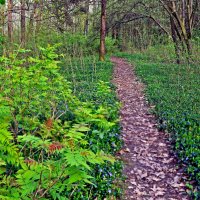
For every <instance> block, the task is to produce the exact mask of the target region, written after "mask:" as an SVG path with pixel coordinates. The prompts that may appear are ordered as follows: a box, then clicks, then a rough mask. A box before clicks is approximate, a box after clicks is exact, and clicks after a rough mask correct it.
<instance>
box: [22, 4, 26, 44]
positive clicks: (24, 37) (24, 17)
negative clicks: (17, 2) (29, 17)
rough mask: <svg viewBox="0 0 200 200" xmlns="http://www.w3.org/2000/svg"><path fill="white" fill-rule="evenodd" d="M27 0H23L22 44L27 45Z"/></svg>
mask: <svg viewBox="0 0 200 200" xmlns="http://www.w3.org/2000/svg"><path fill="white" fill-rule="evenodd" d="M25 6H26V4H25V0H21V45H22V47H24V46H25V41H26V16H25V15H26V11H25Z"/></svg>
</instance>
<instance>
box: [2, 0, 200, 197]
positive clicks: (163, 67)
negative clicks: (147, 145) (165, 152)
mask: <svg viewBox="0 0 200 200" xmlns="http://www.w3.org/2000/svg"><path fill="white" fill-rule="evenodd" d="M0 2H1V5H0V55H1V58H0V63H1V65H0V84H1V86H0V134H1V135H0V199H9V200H11V199H24V200H26V199H35V200H36V199H76V200H77V199H97V198H98V199H104V198H108V199H109V198H110V199H115V198H119V197H120V196H121V194H122V193H123V180H124V177H123V176H122V174H121V171H122V162H121V161H117V160H116V159H114V155H115V154H116V153H117V152H119V151H120V148H121V146H122V141H121V138H120V126H119V122H118V121H119V120H118V118H119V116H118V110H119V102H118V101H117V99H116V97H115V94H114V86H113V85H112V84H111V83H110V81H111V79H112V67H113V65H112V63H111V62H110V61H109V56H110V55H117V56H120V57H124V58H126V59H128V60H129V61H130V62H133V64H135V65H136V73H137V74H138V76H139V77H140V78H141V79H142V80H143V81H144V82H145V83H146V84H147V85H148V86H147V89H146V92H147V93H146V94H147V98H148V100H149V102H150V103H151V104H153V105H155V109H154V110H153V111H152V112H154V113H155V114H156V115H157V118H158V122H159V124H160V127H159V128H160V129H162V130H163V129H164V130H166V129H167V130H168V131H169V132H170V133H172V134H171V136H170V138H171V141H172V143H173V144H174V150H175V152H176V154H177V156H178V157H179V160H180V163H182V165H183V166H184V168H185V171H186V172H187V173H188V174H189V177H190V178H189V179H191V180H192V183H191V182H190V183H188V188H189V190H190V192H189V193H190V195H191V196H192V198H194V199H199V196H200V168H199V166H200V137H199V134H200V132H199V130H200V117H199V116H200V112H199V110H200V102H199V99H200V90H199V85H200V82H199V75H200V2H199V0H123V1H121V0H101V1H100V0H7V1H4V0H1V1H0ZM104 42H105V44H104ZM105 54H106V56H105ZM99 60H100V61H99ZM172 102H173V103H172Z"/></svg>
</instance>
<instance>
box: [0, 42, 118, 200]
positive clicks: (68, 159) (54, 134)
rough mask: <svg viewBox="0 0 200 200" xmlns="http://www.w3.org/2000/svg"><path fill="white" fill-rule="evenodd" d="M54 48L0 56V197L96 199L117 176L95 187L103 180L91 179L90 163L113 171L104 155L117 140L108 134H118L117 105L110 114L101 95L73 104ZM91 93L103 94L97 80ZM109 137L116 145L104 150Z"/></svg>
mask: <svg viewBox="0 0 200 200" xmlns="http://www.w3.org/2000/svg"><path fill="white" fill-rule="evenodd" d="M54 51H55V48H54V47H50V46H48V47H47V48H40V49H39V51H38V52H39V55H38V56H37V57H31V56H26V55H29V54H30V53H31V52H29V51H27V50H24V49H21V50H18V51H16V52H14V53H13V54H10V55H9V56H8V57H4V56H3V57H1V58H0V63H1V65H0V66H1V67H0V83H1V88H0V91H1V93H0V130H1V131H0V134H1V137H0V186H1V187H0V198H1V199H24V200H28V199H71V198H73V199H84V198H86V199H89V198H91V199H94V198H96V197H98V198H100V199H103V198H105V197H107V196H108V195H109V191H108V189H113V182H114V180H115V179H116V177H118V176H119V174H115V175H114V176H113V177H112V179H110V180H109V188H106V187H105V188H104V189H103V190H100V191H99V192H98V190H97V189H96V188H98V187H101V186H102V185H103V184H104V185H105V184H106V183H105V182H104V183H101V182H100V178H99V179H97V178H96V177H98V176H99V171H98V168H100V167H104V168H106V167H107V168H108V169H109V168H113V170H115V166H116V167H117V168H118V169H120V168H121V167H120V166H121V165H119V163H118V162H115V159H114V158H113V156H112V155H110V154H114V152H116V151H117V149H118V148H119V146H120V145H121V143H120V140H119V137H113V136H111V134H113V132H114V131H118V123H117V110H118V107H119V105H118V103H117V102H116V101H114V102H113V104H112V106H113V107H115V113H112V112H111V113H110V112H109V111H110V110H112V107H111V104H110V103H109V102H108V103H107V101H106V100H105V99H102V100H101V101H99V102H98V103H94V102H92V101H91V102H89V101H87V102H81V101H80V100H79V99H78V98H77V97H76V96H74V94H73V93H72V90H71V88H70V83H69V82H68V81H67V80H66V78H65V77H64V76H62V75H61V73H60V72H61V70H60V67H59V64H60V62H59V59H60V58H59V56H58V55H57V54H55V53H54ZM97 91H98V92H97V95H98V96H99V97H100V96H101V97H105V98H109V97H110V91H111V89H110V87H109V86H108V84H106V83H104V82H100V83H99V85H98V87H97ZM103 138H105V140H102V139H103ZM107 138H109V140H108V141H106V139H107ZM115 140H116V142H118V143H119V145H118V147H117V146H116V148H114V149H115V150H113V149H112V150H111V147H110V145H111V144H112V143H111V141H115ZM105 141H106V142H107V143H105ZM92 190H94V193H91V191H92ZM116 191H117V189H116ZM117 194H118V193H116V195H117Z"/></svg>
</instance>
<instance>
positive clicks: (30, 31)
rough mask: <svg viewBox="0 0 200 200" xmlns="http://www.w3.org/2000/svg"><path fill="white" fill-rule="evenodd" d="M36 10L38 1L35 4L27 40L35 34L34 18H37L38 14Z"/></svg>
mask: <svg viewBox="0 0 200 200" xmlns="http://www.w3.org/2000/svg"><path fill="white" fill-rule="evenodd" d="M36 8H37V1H35V2H34V4H33V11H32V12H31V14H30V21H29V30H28V35H27V40H29V39H30V35H33V34H34V18H35V14H36Z"/></svg>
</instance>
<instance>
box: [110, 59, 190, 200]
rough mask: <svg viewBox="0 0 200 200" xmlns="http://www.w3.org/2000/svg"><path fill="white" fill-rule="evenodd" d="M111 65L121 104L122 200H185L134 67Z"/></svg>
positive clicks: (119, 62)
mask: <svg viewBox="0 0 200 200" xmlns="http://www.w3.org/2000/svg"><path fill="white" fill-rule="evenodd" d="M111 61H112V62H113V63H114V64H115V69H114V78H113V82H114V84H115V85H116V87H117V95H118V98H119V100H120V101H121V102H122V108H121V111H120V120H121V126H122V137H123V140H124V148H123V149H122V150H121V151H120V154H121V157H122V159H123V160H124V162H125V167H124V175H125V176H126V177H127V179H126V183H125V186H124V187H125V194H124V196H123V199H128V200H131V199H136V200H137V199H138V200H140V199H141V200H187V199H189V197H188V195H187V193H186V187H185V180H186V177H185V175H184V174H183V172H182V171H183V170H182V169H180V168H178V167H177V161H176V159H175V157H174V155H173V151H172V150H171V144H170V143H169V141H168V135H167V133H165V132H160V131H158V129H157V124H156V118H155V116H154V115H152V114H150V112H149V111H150V106H149V105H148V102H147V101H146V99H145V96H144V88H145V87H144V85H143V84H142V83H141V82H140V81H139V80H138V78H137V77H136V75H135V73H134V67H133V66H131V65H130V64H129V63H127V62H126V61H125V60H123V59H121V58H116V57H112V58H111Z"/></svg>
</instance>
